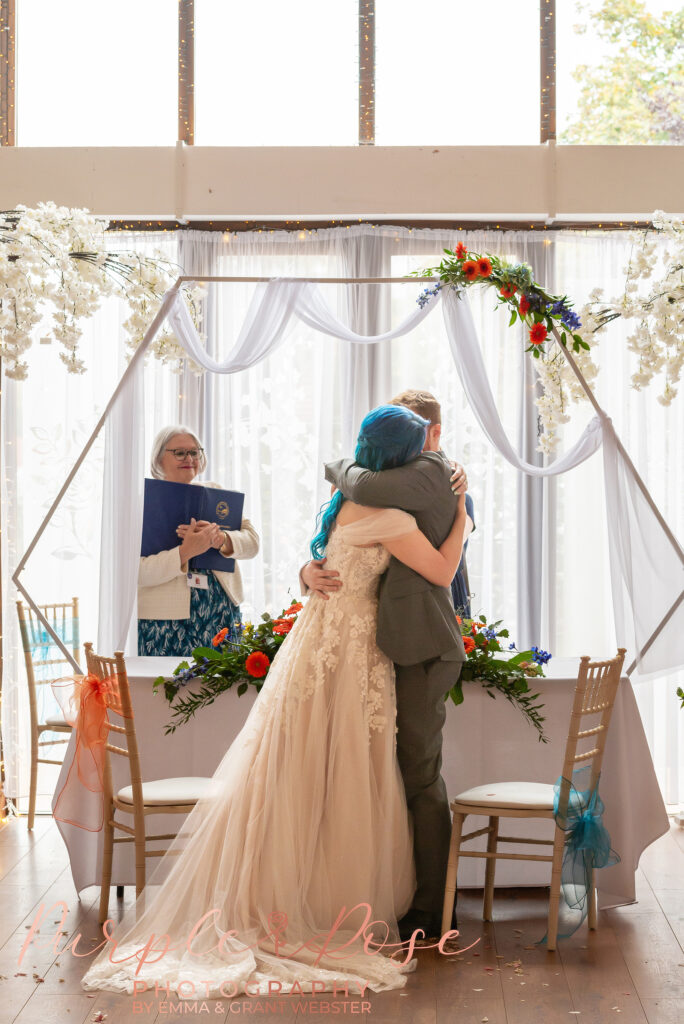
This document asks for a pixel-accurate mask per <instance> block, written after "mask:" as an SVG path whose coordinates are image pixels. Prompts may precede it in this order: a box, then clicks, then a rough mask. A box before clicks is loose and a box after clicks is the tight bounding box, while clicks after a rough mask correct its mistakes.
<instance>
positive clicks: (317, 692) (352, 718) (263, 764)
mask: <svg viewBox="0 0 684 1024" xmlns="http://www.w3.org/2000/svg"><path fill="white" fill-rule="evenodd" d="M412 529H415V520H414V519H413V517H412V516H409V515H408V514H407V513H405V512H401V511H399V510H396V509H382V510H378V511H376V512H373V513H371V514H369V515H368V516H367V517H366V518H364V519H361V520H358V521H356V522H353V523H349V524H347V525H341V524H337V525H335V527H334V528H333V530H332V532H331V535H330V538H329V541H328V547H327V551H326V556H327V560H328V561H327V567H328V568H331V569H337V570H338V571H339V573H340V577H341V579H342V581H343V586H342V588H341V589H340V590H339V591H338V592H336V593H334V594H331V595H330V597H329V599H328V600H325V599H323V598H321V597H319V596H318V595H314V596H312V597H311V598H309V600H308V602H307V603H306V606H305V607H304V609H303V611H302V612H301V613H300V614H299V617H298V619H297V622H296V623H295V625H294V627H293V629H292V630H291V632H290V634H289V636H288V637H287V639H286V640H285V642H284V644H283V645H282V647H281V648H280V650H279V652H278V655H277V657H276V658H275V659H274V662H273V665H272V666H271V668H270V671H269V673H268V676H267V678H266V681H265V683H264V686H263V688H262V690H261V692H260V693H259V695H258V697H257V698H256V700H255V702H254V705H253V707H252V709H251V711H250V714H249V716H248V718H247V721H246V722H245V725H244V727H243V728H242V730H241V732H240V733H239V735H238V736H237V738H236V739H235V741H234V742H233V743H232V745H231V746H230V748H229V750H228V751H227V753H226V754H225V756H224V758H223V760H222V761H221V764H220V765H219V767H218V768H217V770H216V773H215V775H214V786H215V791H214V793H213V795H212V797H211V798H208V799H205V800H203V801H202V802H201V803H200V804H198V805H197V807H196V808H195V809H194V810H193V811H192V813H191V814H190V815H189V816H188V818H187V819H186V822H185V824H184V826H183V828H182V830H181V831H182V833H183V835H182V836H181V837H179V838H177V839H175V840H174V842H173V843H172V846H171V849H170V852H169V853H167V855H166V856H165V857H163V858H162V860H161V862H160V864H159V866H158V868H157V870H156V871H155V873H154V875H153V876H152V878H151V879H150V881H149V883H148V886H147V887H146V889H145V891H144V892H143V893H142V894H141V896H140V897H139V899H138V901H137V903H136V906H135V908H134V909H133V910H131V911H129V912H128V913H127V914H126V916H125V917H124V919H123V921H122V922H121V923H120V924H119V925H118V926H116V927H115V928H114V929H113V936H114V939H115V940H116V942H117V944H118V945H117V947H116V948H115V949H114V948H113V946H112V945H108V946H106V947H105V948H104V949H103V950H102V951H101V952H100V953H99V955H98V957H97V959H96V960H95V961H94V962H93V964H92V965H91V966H90V968H89V970H88V971H87V973H86V975H85V976H84V978H83V987H84V988H85V989H87V990H93V989H108V990H111V991H115V992H129V993H133V992H137V993H140V992H142V991H143V990H144V987H145V985H147V991H148V992H149V991H150V990H154V986H155V985H158V986H159V987H161V988H162V989H163V990H164V989H165V987H166V986H168V989H169V990H170V991H177V992H178V994H179V995H181V996H183V997H187V998H193V997H194V998H198V997H204V998H209V997H212V996H213V997H218V996H223V997H224V998H228V997H229V996H233V995H237V994H239V993H242V992H245V991H248V992H249V994H250V995H256V994H259V995H268V994H274V992H275V991H281V992H282V993H283V994H287V993H288V991H291V990H292V988H293V987H294V991H297V992H311V991H314V992H323V991H333V990H335V989H336V990H337V992H338V993H339V991H340V990H341V989H342V988H343V987H344V986H345V985H346V986H348V987H349V986H351V990H350V994H351V991H353V992H355V993H359V992H362V991H363V987H364V986H368V988H370V989H371V990H373V991H381V990H383V989H392V988H401V987H402V986H404V985H405V984H406V980H407V978H406V975H407V973H408V972H410V971H412V970H414V969H415V966H416V961H415V959H414V960H411V961H409V962H408V963H406V962H405V961H406V958H407V957H406V951H405V950H401V951H400V952H399V953H398V955H397V956H396V958H395V959H392V958H390V956H389V954H390V953H391V952H392V950H393V947H392V946H391V945H389V944H391V943H394V944H397V945H398V944H399V943H400V939H399V935H398V930H397V919H398V918H399V917H401V916H402V915H403V914H404V913H405V912H406V911H407V910H408V908H409V907H410V905H411V900H412V897H413V894H414V892H415V884H416V883H415V868H414V862H413V841H412V823H411V819H410V817H409V814H408V809H407V806H406V798H405V794H404V787H403V783H402V779H401V775H400V772H399V767H398V763H397V758H396V751H395V733H396V723H395V717H396V703H395V689H394V668H393V665H392V663H391V662H390V661H389V659H388V658H387V657H386V656H385V655H384V654H383V653H382V652H381V651H380V650H379V649H378V647H377V646H376V643H375V627H376V618H377V588H378V580H379V577H380V575H381V574H382V573H383V572H384V571H385V569H386V568H387V565H388V562H389V558H390V556H389V553H388V552H387V550H386V548H384V547H383V546H382V544H381V542H382V541H383V540H390V539H394V538H396V537H398V536H401V535H402V534H403V533H407V532H410V531H411V530H412ZM407 628H410V623H407ZM220 712H221V705H220V703H218V704H216V705H214V706H212V708H211V710H210V711H204V712H202V713H203V714H220ZM169 742H170V743H173V742H174V737H171V738H170V739H169ZM359 904H366V905H370V911H369V912H367V911H366V909H365V908H364V907H358V906H357V905H359ZM354 908H356V909H354ZM345 911H346V912H351V914H350V915H349V916H348V917H346V919H340V923H339V926H338V928H337V929H336V930H335V931H334V933H333V934H332V935H331V934H330V933H331V931H332V930H333V927H334V925H335V923H336V921H337V920H338V918H340V915H341V914H342V917H344V913H345ZM212 912H213V913H212ZM285 921H286V925H285ZM370 921H376V922H384V925H375V926H374V927H373V928H365V930H364V924H368V922H370ZM193 929H194V931H193ZM227 932H230V934H229V935H226V934H225V933H227ZM367 935H372V937H374V939H375V941H376V942H378V943H381V942H383V941H384V942H385V943H386V944H387V945H386V946H385V948H384V949H380V950H379V951H378V950H377V947H372V946H368V947H366V948H364V939H365V937H366V936H367ZM394 949H395V950H396V945H395V946H394ZM278 984H279V985H281V986H282V988H281V989H280V990H279V989H278V988H277V985H278ZM134 986H135V987H134ZM247 986H249V988H247Z"/></svg>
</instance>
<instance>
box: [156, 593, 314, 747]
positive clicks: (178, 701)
mask: <svg viewBox="0 0 684 1024" xmlns="http://www.w3.org/2000/svg"><path fill="white" fill-rule="evenodd" d="M301 607H302V606H301V604H298V603H295V602H293V603H292V605H291V606H290V608H288V609H286V610H283V613H282V615H281V616H280V617H279V618H277V619H272V618H271V616H270V615H268V614H264V615H262V616H261V620H262V621H261V622H260V623H259V625H258V626H254V625H252V623H251V622H248V623H247V624H246V625H245V626H244V627H243V629H242V631H241V633H240V636H239V639H238V640H237V641H235V640H231V639H230V638H229V637H228V636H226V637H223V638H221V639H220V640H219V639H218V637H219V635H220V634H217V636H216V638H215V641H216V642H215V646H213V647H196V648H195V650H194V651H193V652H192V661H191V663H188V662H187V661H182V662H181V663H180V665H178V666H176V669H175V670H174V673H173V678H172V679H165V678H164V676H159V678H158V679H155V681H154V683H153V689H154V691H155V693H156V692H157V691H158V690H160V689H161V690H163V692H164V696H165V697H166V699H167V701H168V702H169V704H170V705H171V709H172V715H171V722H170V723H169V724H168V725H167V726H166V729H165V732H166V734H167V735H168V734H169V733H172V732H175V731H176V728H177V727H178V726H179V725H183V724H184V723H185V722H189V721H190V719H191V718H193V717H194V716H195V715H196V714H197V712H198V711H199V710H200V709H201V708H204V707H207V706H208V705H209V704H213V703H214V701H215V700H216V698H217V697H218V695H219V694H220V693H223V692H224V691H225V690H230V689H231V688H232V687H233V686H236V685H237V694H238V697H242V696H243V695H244V694H245V693H247V691H248V689H249V688H250V686H251V687H253V688H254V689H255V690H256V692H257V693H258V692H259V690H261V687H262V686H263V685H264V679H265V678H266V676H267V675H268V670H269V668H270V666H271V664H272V662H273V659H274V658H275V656H276V654H277V653H278V650H279V648H280V647H281V645H282V644H283V642H284V640H285V639H286V637H287V634H288V633H289V631H290V629H291V628H292V627H293V626H294V623H295V622H296V621H297V612H298V611H299V610H300V609H301ZM256 653H259V654H262V655H265V657H266V658H267V660H268V663H267V664H266V665H265V671H264V673H263V675H260V676H255V675H253V674H251V673H250V671H249V669H248V666H247V659H248V658H249V656H250V655H251V654H256ZM186 687H187V689H186Z"/></svg>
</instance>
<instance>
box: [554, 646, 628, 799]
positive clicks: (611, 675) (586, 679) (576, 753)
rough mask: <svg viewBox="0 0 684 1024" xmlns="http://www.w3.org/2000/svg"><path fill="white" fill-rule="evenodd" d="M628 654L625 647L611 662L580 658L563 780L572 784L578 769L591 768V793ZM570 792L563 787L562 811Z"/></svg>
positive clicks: (596, 778) (597, 775) (566, 746)
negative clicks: (590, 721)
mask: <svg viewBox="0 0 684 1024" xmlns="http://www.w3.org/2000/svg"><path fill="white" fill-rule="evenodd" d="M625 654H626V651H625V648H624V647H620V648H619V649H618V653H617V654H616V656H615V657H614V658H611V659H610V660H609V661H590V659H589V658H588V657H586V656H585V657H584V658H581V659H580V668H579V673H578V676H577V683H576V685H575V696H574V700H573V705H572V713H571V716H570V727H569V730H568V738H567V742H566V745H565V758H564V761H563V769H562V771H561V777H562V778H563V779H565V780H569V781H572V773H573V771H574V770H575V769H576V768H579V767H584V766H590V768H591V772H590V782H589V783H588V786H587V788H588V789H589V792H591V791H592V790H593V788H594V786H595V785H596V782H597V780H598V778H599V775H600V774H601V765H602V763H603V752H604V750H605V746H606V736H607V734H608V726H609V725H610V718H611V715H612V713H613V707H614V705H615V698H616V696H617V691H618V686H619V685H620V678H621V675H622V666H623V663H624V660H625ZM587 718H592V719H593V720H594V724H590V723H586V722H585V719H587ZM568 793H569V786H568V785H566V784H563V785H562V786H561V793H560V800H559V808H560V809H561V810H562V809H563V808H564V807H565V802H566V801H567V798H568Z"/></svg>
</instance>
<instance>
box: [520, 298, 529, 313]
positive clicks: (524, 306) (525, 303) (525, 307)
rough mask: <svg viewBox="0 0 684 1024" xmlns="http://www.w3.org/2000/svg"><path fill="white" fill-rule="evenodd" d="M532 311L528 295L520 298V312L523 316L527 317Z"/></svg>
mask: <svg viewBox="0 0 684 1024" xmlns="http://www.w3.org/2000/svg"><path fill="white" fill-rule="evenodd" d="M529 311H530V303H529V300H528V298H527V296H526V295H521V296H520V312H521V313H522V315H523V316H527V314H528V313H529Z"/></svg>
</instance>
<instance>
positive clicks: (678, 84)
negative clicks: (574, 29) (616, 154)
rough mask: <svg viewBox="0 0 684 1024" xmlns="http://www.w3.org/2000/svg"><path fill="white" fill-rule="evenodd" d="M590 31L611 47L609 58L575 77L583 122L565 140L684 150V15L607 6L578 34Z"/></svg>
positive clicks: (635, 0)
mask: <svg viewBox="0 0 684 1024" xmlns="http://www.w3.org/2000/svg"><path fill="white" fill-rule="evenodd" d="M578 8H579V11H580V12H581V13H584V12H585V11H586V9H587V8H586V5H584V4H579V5H578ZM587 29H588V30H589V31H590V32H592V33H594V34H596V35H597V36H598V37H599V38H600V39H602V40H603V41H604V42H606V43H608V44H610V47H611V50H610V55H609V56H608V57H607V58H606V59H605V60H604V61H603V62H602V63H601V64H600V65H598V66H597V67H591V66H589V65H586V64H579V65H578V66H577V67H576V68H575V70H574V71H573V73H572V77H573V78H574V79H575V81H576V82H578V83H580V85H581V87H582V89H581V92H580V95H579V100H578V104H577V116H576V118H575V120H574V121H573V122H572V123H571V124H570V125H569V126H568V128H567V129H566V130H565V131H564V132H563V133H562V134H561V136H560V141H561V142H566V143H584V144H594V145H595V144H608V145H619V144H623V145H624V144H632V145H634V144H648V143H667V144H670V145H673V144H682V143H684V8H683V7H680V8H679V10H676V11H665V12H664V13H663V14H661V15H657V14H651V13H649V12H648V11H647V9H646V4H645V3H643V2H642V0H604V3H603V4H602V5H601V7H600V8H599V9H598V10H597V11H594V12H591V13H590V20H589V24H588V25H584V26H583V27H582V29H580V30H579V31H580V32H586V31H587ZM578 51H580V52H581V40H580V42H579V45H578Z"/></svg>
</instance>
